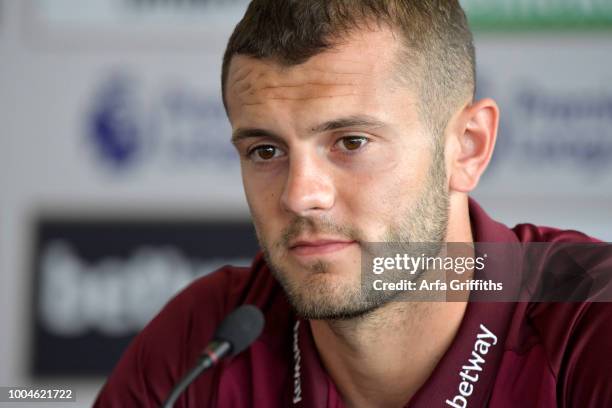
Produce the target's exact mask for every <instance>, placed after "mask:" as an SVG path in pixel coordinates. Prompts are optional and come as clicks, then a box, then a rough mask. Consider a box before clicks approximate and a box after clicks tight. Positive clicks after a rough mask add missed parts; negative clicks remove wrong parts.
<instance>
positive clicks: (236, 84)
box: [226, 29, 399, 109]
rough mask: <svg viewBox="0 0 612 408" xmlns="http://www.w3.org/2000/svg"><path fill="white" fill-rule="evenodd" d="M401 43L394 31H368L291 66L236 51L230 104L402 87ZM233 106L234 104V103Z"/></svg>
mask: <svg viewBox="0 0 612 408" xmlns="http://www.w3.org/2000/svg"><path fill="white" fill-rule="evenodd" d="M398 47H399V43H398V41H397V40H396V38H395V36H394V35H393V33H392V32H391V31H390V30H387V29H380V30H377V31H372V30H363V31H358V32H354V33H352V34H351V35H348V36H346V37H345V38H344V39H343V40H341V41H339V42H338V43H337V44H336V46H334V47H333V48H331V49H329V50H326V51H324V52H321V53H319V54H316V55H314V56H313V57H311V58H310V59H308V60H307V61H306V62H304V63H302V64H297V65H293V66H286V65H283V64H280V63H278V62H276V61H273V60H270V59H256V58H252V57H248V56H244V55H235V56H234V57H233V58H232V61H231V63H230V67H229V72H228V80H227V84H226V95H227V99H228V105H232V102H234V103H240V104H242V105H249V104H256V103H259V102H261V98H264V99H271V100H274V99H288V100H291V99H302V100H303V99H308V98H321V97H332V96H341V95H352V94H354V93H356V92H366V93H367V92H370V91H372V89H370V90H368V87H369V88H372V87H375V88H380V87H385V88H387V87H391V86H396V85H397V83H396V81H394V80H392V79H393V77H395V76H396V72H395V71H396V66H397V64H396V61H397V50H398ZM230 109H231V107H230Z"/></svg>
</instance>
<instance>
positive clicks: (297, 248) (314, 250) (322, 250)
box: [289, 239, 356, 256]
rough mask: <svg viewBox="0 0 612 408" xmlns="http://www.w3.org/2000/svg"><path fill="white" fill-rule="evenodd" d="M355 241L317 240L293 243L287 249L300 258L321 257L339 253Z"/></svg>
mask: <svg viewBox="0 0 612 408" xmlns="http://www.w3.org/2000/svg"><path fill="white" fill-rule="evenodd" d="M355 242H356V241H352V240H340V239H319V240H312V241H305V240H304V241H295V242H294V243H292V244H291V245H290V247H289V250H290V251H291V253H293V254H295V255H300V256H307V255H323V254H328V253H332V252H336V251H340V250H342V249H344V248H346V247H348V246H350V245H352V244H354V243H355Z"/></svg>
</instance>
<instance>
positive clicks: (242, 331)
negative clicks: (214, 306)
mask: <svg viewBox="0 0 612 408" xmlns="http://www.w3.org/2000/svg"><path fill="white" fill-rule="evenodd" d="M263 326H264V317H263V314H262V313H261V311H260V310H259V309H258V308H256V307H255V306H253V305H242V306H240V307H239V308H238V309H236V310H234V311H233V312H232V313H230V314H229V315H228V316H227V317H226V318H225V319H224V320H223V321H222V322H221V325H220V326H219V327H218V328H217V331H216V332H215V334H214V336H213V340H212V341H211V342H210V343H209V344H208V346H207V347H206V349H205V350H204V352H203V353H202V355H201V356H200V358H199V359H198V362H197V364H196V365H195V367H193V368H192V369H191V371H189V372H188V373H187V374H185V376H184V377H183V378H182V379H181V380H180V381H179V382H178V384H176V385H175V386H174V388H173V389H172V392H171V393H170V395H169V396H168V399H167V400H166V402H164V404H163V405H162V408H170V407H172V406H173V405H174V403H175V401H176V400H177V399H178V397H179V396H180V395H181V394H182V393H183V391H185V389H186V388H187V387H188V386H189V384H191V383H192V382H193V381H194V380H195V379H196V378H197V377H198V376H199V375H200V374H202V372H203V371H204V370H206V369H208V368H210V367H212V366H214V365H215V364H217V363H218V362H219V360H220V359H222V358H223V357H225V356H228V355H230V356H235V355H236V354H238V353H240V352H241V351H243V350H245V349H246V348H247V347H249V346H250V345H251V343H253V342H254V341H255V339H256V338H257V337H259V335H260V334H261V331H262V330H263Z"/></svg>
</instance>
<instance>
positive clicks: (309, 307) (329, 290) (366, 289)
mask: <svg viewBox="0 0 612 408" xmlns="http://www.w3.org/2000/svg"><path fill="white" fill-rule="evenodd" d="M448 211H449V197H448V191H447V188H446V171H445V164H444V149H443V145H442V143H441V141H435V142H434V143H433V148H432V161H431V165H430V167H429V169H428V172H427V177H426V182H425V184H424V186H423V188H422V191H421V194H420V197H419V199H418V200H417V201H416V202H415V203H414V204H413V206H412V207H411V208H410V209H409V210H408V211H407V213H406V214H404V215H403V216H402V217H396V219H400V220H401V221H400V222H399V223H397V224H395V225H390V226H389V227H388V229H387V233H386V234H385V236H384V237H383V238H382V239H381V240H380V241H381V242H386V243H389V244H391V245H398V244H399V245H402V244H409V243H428V244H429V243H436V244H437V243H442V242H443V240H444V239H445V237H446V231H447V226H448ZM256 224H257V222H256ZM305 232H311V233H318V234H329V235H333V236H342V237H346V238H347V239H349V240H354V241H356V242H357V243H359V245H360V246H361V250H362V251H370V249H369V247H368V243H367V242H366V239H365V236H364V234H363V233H362V232H361V231H360V230H359V229H357V228H355V227H351V226H339V225H336V224H335V223H334V222H333V221H332V220H330V219H329V218H316V219H315V218H310V217H296V218H295V219H294V220H293V221H292V222H291V224H290V225H289V226H288V227H287V228H286V229H285V230H284V231H283V234H282V236H281V239H280V240H279V241H278V242H276V243H274V244H273V246H272V247H270V245H269V244H268V243H266V242H265V240H263V239H262V237H261V236H260V234H258V239H259V243H260V245H261V247H262V249H263V253H264V256H265V259H266V261H267V264H268V265H269V267H270V270H271V271H272V273H273V275H274V277H275V278H276V279H277V280H278V282H279V283H280V284H281V286H282V287H283V289H284V291H285V293H286V294H287V298H288V299H289V302H290V303H291V304H292V306H293V307H294V309H295V311H296V313H297V314H298V315H299V316H301V317H302V318H304V319H317V320H347V319H353V318H356V317H362V316H365V315H368V314H369V313H371V312H372V311H374V310H376V309H378V308H380V307H382V306H384V305H386V304H388V303H389V302H391V301H393V300H395V299H396V298H397V297H398V296H399V294H400V293H399V292H396V291H376V290H374V289H373V288H372V286H371V285H368V284H364V282H362V280H361V272H360V270H359V267H356V269H357V271H356V273H352V274H346V275H347V276H348V277H347V279H351V281H349V282H347V281H341V282H340V281H338V276H331V275H332V274H330V273H329V269H330V265H329V264H328V263H327V262H325V261H323V260H315V261H313V262H312V263H311V264H309V265H308V266H307V267H306V269H308V270H307V272H306V273H307V276H306V278H305V279H304V280H303V281H297V280H296V279H294V278H293V277H294V274H292V273H291V272H292V271H291V270H290V267H289V266H288V265H287V261H288V260H287V258H286V257H284V256H283V254H287V251H288V250H289V242H290V241H291V240H292V239H293V238H295V237H297V236H299V235H301V234H303V233H305ZM389 278H390V279H394V278H397V276H390V277H389Z"/></svg>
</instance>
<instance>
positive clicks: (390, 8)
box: [221, 0, 476, 133]
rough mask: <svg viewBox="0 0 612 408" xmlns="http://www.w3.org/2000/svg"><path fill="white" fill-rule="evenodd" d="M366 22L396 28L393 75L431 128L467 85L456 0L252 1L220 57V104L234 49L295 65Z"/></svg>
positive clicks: (469, 90)
mask: <svg viewBox="0 0 612 408" xmlns="http://www.w3.org/2000/svg"><path fill="white" fill-rule="evenodd" d="M368 22H375V23H376V24H378V25H381V24H382V25H386V26H388V27H390V28H391V29H392V30H394V32H397V33H399V34H400V37H401V39H402V42H403V45H404V46H403V47H402V48H403V49H404V50H405V51H406V52H405V53H402V55H401V56H400V59H399V61H398V63H399V66H401V67H402V68H401V69H400V76H401V77H402V78H403V79H405V80H406V82H408V83H409V84H410V85H413V86H415V87H416V89H417V92H418V95H417V96H418V97H419V98H420V103H419V104H418V105H419V110H420V114H421V117H422V119H423V120H424V121H425V122H426V124H428V125H429V126H430V128H431V129H432V130H433V131H435V132H437V133H439V132H440V131H441V130H443V129H444V127H445V126H446V123H447V122H448V119H449V118H450V116H451V115H452V113H453V112H454V110H455V109H457V108H458V107H459V104H460V103H462V102H464V101H465V100H466V99H468V98H470V99H471V98H473V96H474V92H475V76H476V74H475V55H474V54H475V53H474V45H473V39H472V33H471V32H470V29H469V27H468V23H467V19H466V16H465V14H464V12H463V10H462V9H461V6H460V5H459V2H458V1H457V0H252V1H251V3H250V4H249V7H248V9H247V11H246V13H245V15H244V17H243V18H242V20H241V21H240V22H239V23H238V25H237V26H236V28H235V29H234V32H233V34H232V36H231V37H230V39H229V42H228V45H227V48H226V50H225V55H224V57H223V68H222V74H221V86H222V94H223V103H224V105H225V108H226V109H227V101H226V99H225V84H226V81H227V76H228V71H229V65H230V62H231V59H232V57H233V56H234V55H236V54H241V55H246V56H249V57H254V58H259V59H271V60H274V61H275V62H278V63H280V64H283V65H287V66H291V65H297V64H301V63H303V62H306V61H307V60H308V59H309V58H310V57H312V56H314V55H316V54H319V53H321V52H323V51H325V50H327V49H330V48H333V47H334V45H335V43H334V40H338V39H340V38H342V37H343V36H345V35H347V34H350V33H351V32H352V31H355V30H358V29H360V28H363V27H367V26H368ZM402 56H405V57H409V58H402Z"/></svg>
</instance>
